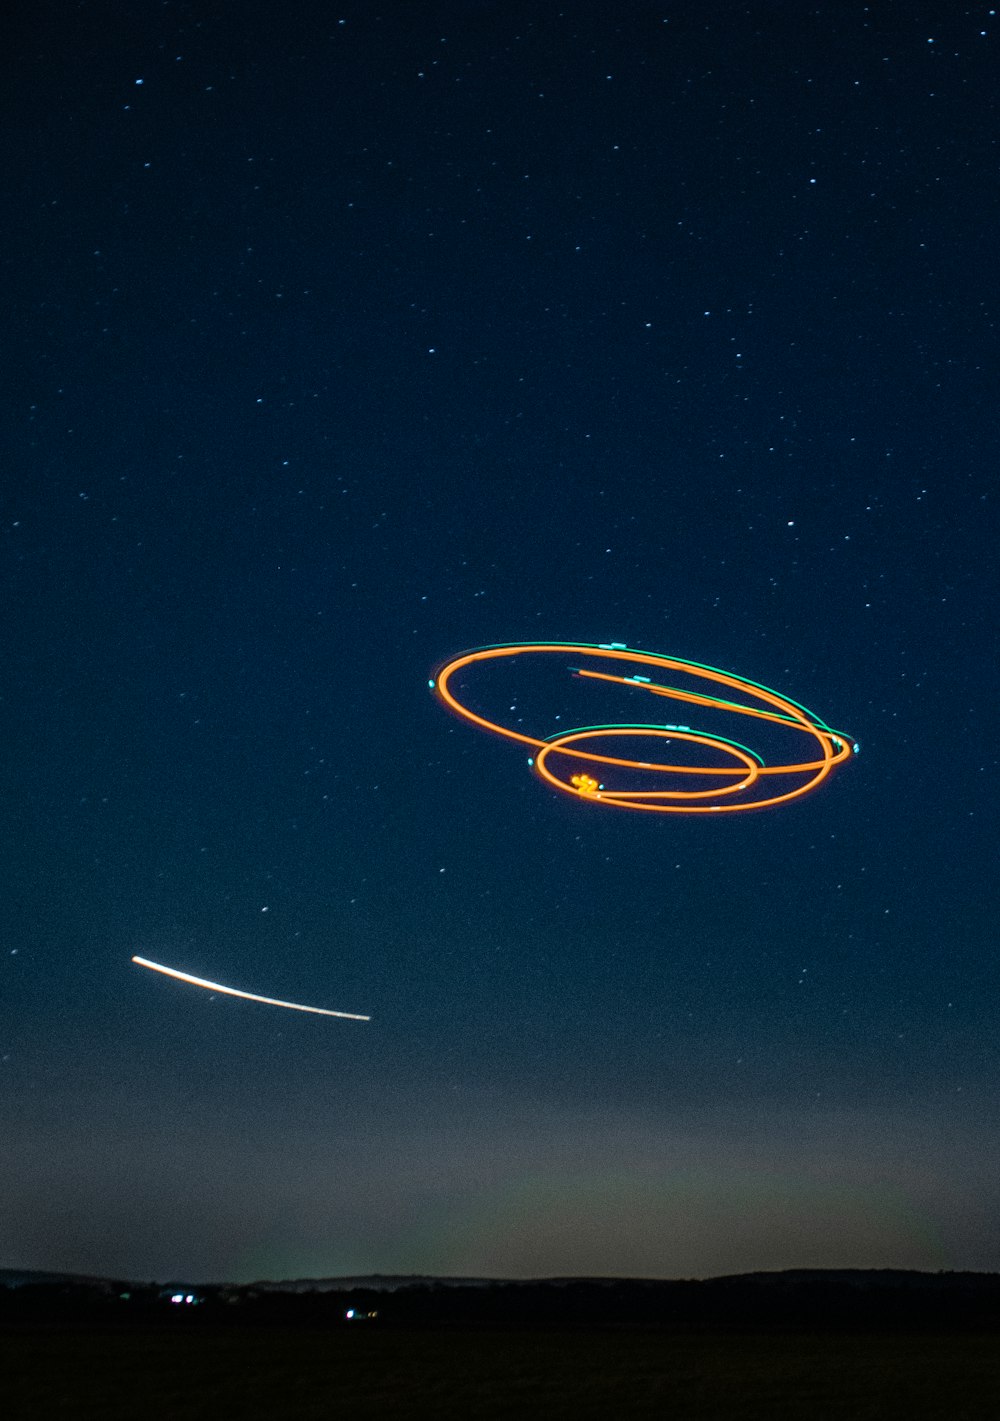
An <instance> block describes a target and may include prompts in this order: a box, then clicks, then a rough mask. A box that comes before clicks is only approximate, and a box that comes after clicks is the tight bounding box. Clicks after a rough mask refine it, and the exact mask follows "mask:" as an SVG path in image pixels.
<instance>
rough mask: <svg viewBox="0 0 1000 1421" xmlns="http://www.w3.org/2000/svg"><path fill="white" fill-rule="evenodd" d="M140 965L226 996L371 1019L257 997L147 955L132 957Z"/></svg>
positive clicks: (290, 1009)
mask: <svg viewBox="0 0 1000 1421" xmlns="http://www.w3.org/2000/svg"><path fill="white" fill-rule="evenodd" d="M132 961H133V962H135V963H137V964H138V965H139V966H140V967H148V968H149V969H150V970H151V971H152V972H162V973H163V975H164V977H175V978H176V979H177V981H178V982H189V983H190V984H191V986H192V987H205V988H207V990H208V991H210V992H222V993H223V995H224V996H227V997H242V998H243V1000H244V1001H245V1002H262V1003H263V1004H264V1006H266V1007H287V1009H288V1010H289V1011H308V1012H312V1014H313V1015H314V1016H339V1017H344V1018H346V1020H348V1021H371V1017H370V1016H359V1015H358V1013H357V1012H353V1011H330V1010H329V1008H328V1007H304V1006H302V1005H301V1004H300V1003H299V1002H282V1001H279V1000H278V998H277V997H258V996H257V994H256V992H241V991H239V990H237V988H236V987H223V986H222V984H221V983H220V982H207V981H206V980H205V978H204V977H192V976H191V973H190V972H179V971H178V970H177V968H176V967H164V966H163V964H162V963H161V962H150V961H149V959H148V958H147V957H133V958H132Z"/></svg>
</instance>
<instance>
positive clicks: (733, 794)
mask: <svg viewBox="0 0 1000 1421" xmlns="http://www.w3.org/2000/svg"><path fill="white" fill-rule="evenodd" d="M551 655H561V656H566V655H570V656H574V657H580V658H583V659H584V660H589V661H591V662H594V663H596V668H595V666H593V665H592V666H590V667H588V666H570V667H569V669H570V670H571V671H572V673H573V674H574V675H575V676H578V677H582V678H584V679H586V680H591V681H603V682H606V683H608V682H609V683H611V684H613V685H616V686H625V687H631V688H636V689H638V690H639V691H641V692H644V693H647V694H649V695H652V696H657V697H660V698H666V699H668V700H672V701H681V702H686V703H688V704H689V705H693V706H697V707H699V709H700V710H702V711H703V712H704V713H705V714H706V715H715V714H718V713H721V714H722V715H724V716H743V717H748V718H751V719H753V720H755V721H757V722H758V723H764V724H767V725H769V726H770V727H772V728H773V727H777V728H778V731H779V732H780V734H782V735H786V734H788V733H790V734H791V736H792V737H796V736H799V735H806V736H808V737H809V739H810V741H811V742H812V744H811V748H810V753H809V756H808V758H802V757H801V756H799V755H796V754H793V755H792V757H791V758H790V759H779V758H772V759H771V760H770V761H769V762H768V761H765V758H764V756H763V755H762V754H760V753H759V752H758V751H756V750H753V749H751V748H749V747H748V746H746V745H742V744H740V743H739V742H737V741H735V740H731V739H729V738H728V737H727V736H725V735H722V734H719V733H716V732H715V731H714V730H710V729H700V730H695V729H693V728H692V727H691V726H689V725H667V724H644V723H637V722H627V723H624V724H614V725H609V724H603V725H589V726H581V727H578V728H577V729H575V730H568V731H560V732H559V733H558V734H555V735H549V736H543V737H538V738H536V737H535V736H532V735H528V734H526V733H525V732H523V731H520V730H515V729H513V728H512V727H510V726H505V725H502V724H500V723H499V722H497V721H493V720H488V719H487V718H486V717H485V716H482V715H479V714H478V713H477V712H475V711H473V710H471V709H470V708H469V706H468V705H467V704H465V702H464V701H463V700H460V699H459V696H458V695H457V694H456V692H455V691H454V690H453V689H452V685H453V683H454V682H455V681H456V680H457V679H458V678H459V677H460V673H462V672H464V671H465V670H466V668H468V667H472V666H476V665H478V664H480V663H483V662H488V661H497V660H502V659H508V660H512V659H514V658H516V657H531V656H551ZM608 662H612V663H615V662H617V663H619V664H621V663H625V665H626V666H627V667H628V668H629V669H631V668H633V667H640V666H641V667H654V668H655V669H656V670H657V671H658V672H659V673H661V674H662V673H664V672H670V673H679V674H681V675H682V676H683V677H686V678H688V680H689V681H690V682H691V684H690V685H687V686H684V685H682V686H676V685H664V684H660V683H659V682H658V681H653V680H652V678H651V677H649V676H644V675H638V674H636V672H635V671H634V670H633V671H632V674H631V675H618V674H614V673H612V672H609V671H607V670H603V669H597V668H600V667H603V666H606V665H607V663H608ZM706 683H707V685H706ZM428 684H429V685H430V687H431V689H432V690H433V691H434V692H435V693H436V694H437V695H438V696H439V697H440V699H441V700H442V701H443V702H444V704H445V705H446V706H448V707H449V709H451V710H452V711H454V712H455V713H456V714H457V715H460V716H462V717H463V718H464V719H465V720H468V721H471V722H472V724H473V725H477V726H479V728H480V729H481V730H489V731H491V732H493V733H494V734H495V735H501V736H503V737H504V738H505V739H508V740H514V741H517V742H519V743H520V744H522V745H528V746H530V747H531V749H532V751H533V752H534V754H533V755H532V758H531V759H530V760H529V764H530V765H532V767H533V768H534V770H535V772H536V773H537V774H538V775H540V776H541V778H542V779H543V780H545V781H546V783H548V784H550V785H552V786H553V787H554V788H555V789H558V790H561V791H563V792H564V793H567V794H572V795H576V796H577V797H578V798H580V799H586V800H589V801H592V802H595V803H600V804H604V805H610V806H612V807H613V808H616V809H637V810H645V811H646V812H647V813H653V814H724V813H730V814H732V813H737V812H739V811H741V810H749V809H764V808H766V807H768V806H771V805H775V804H784V803H786V802H787V801H788V800H790V799H798V798H800V797H801V796H802V795H804V794H808V793H809V791H810V790H813V789H815V788H816V787H817V786H818V785H819V784H821V783H822V782H823V780H825V779H826V778H827V776H828V775H829V774H830V772H831V770H833V769H834V767H835V766H836V765H840V764H842V763H843V762H844V761H845V760H847V759H849V758H850V757H851V755H852V754H856V753H857V751H858V749H859V747H858V745H857V744H856V743H855V742H854V741H853V740H852V739H851V737H850V736H848V735H845V734H844V733H843V732H841V731H837V730H832V729H831V728H830V726H828V725H827V724H826V722H825V721H823V720H821V719H820V718H819V716H817V715H814V714H813V713H812V711H808V710H806V709H805V707H804V706H801V705H799V704H798V703H797V702H796V701H793V700H791V699H789V697H787V696H782V695H779V694H778V692H777V691H772V690H770V689H769V688H768V687H766V686H761V685H759V684H758V683H757V682H755V681H748V680H747V679H746V678H745V677H743V676H735V675H733V674H731V673H730V672H725V671H719V670H717V669H716V668H715V667H713V666H703V665H701V664H700V663H699V662H696V661H684V660H681V659H680V658H679V657H673V656H664V655H662V654H661V653H660V652H655V651H637V650H634V649H632V648H630V647H627V646H625V645H624V644H623V643H621V642H608V643H598V644H590V643H587V642H507V643H504V644H502V645H499V646H487V647H480V648H479V649H477V650H475V651H466V652H463V653H462V654H461V655H460V656H456V657H453V658H452V660H450V661H448V662H447V663H446V664H445V665H444V666H443V667H442V668H441V670H440V671H439V672H438V674H437V676H436V677H435V678H434V679H433V680H432V681H430V682H429V683H428ZM723 688H725V691H726V692H727V694H726V695H725V696H723V695H720V694H714V693H712V692H713V691H714V692H718V691H721V690H722V689H723ZM462 689H463V693H464V689H465V688H464V686H463V688H462ZM734 693H735V694H736V695H737V696H739V697H741V698H742V699H739V700H732V699H730V696H731V695H733V694H734ZM760 728H763V727H762V726H761V727H760ZM642 740H645V741H650V740H652V741H654V742H656V741H663V742H664V743H665V745H666V744H669V745H670V746H671V747H674V746H677V745H680V746H684V747H687V746H697V747H700V748H699V750H698V751H697V752H696V754H697V756H698V759H696V760H695V761H693V762H692V763H673V762H672V760H671V761H664V760H649V759H637V758H632V756H631V755H628V754H606V753H601V751H600V750H598V749H597V748H596V746H597V744H598V743H599V742H606V741H607V742H612V743H611V746H610V747H608V748H612V749H618V750H620V749H621V748H622V744H623V742H624V743H628V742H631V741H642ZM602 748H605V747H602ZM720 757H721V758H722V761H723V763H721V764H716V763H708V764H705V763H701V762H700V761H701V760H704V759H708V760H714V759H717V758H720ZM672 758H673V756H672ZM733 761H735V762H736V763H735V764H734V763H733ZM637 774H638V775H640V776H642V777H649V776H652V777H653V783H654V785H656V786H657V787H655V788H647V787H645V786H643V787H639V788H635V787H634V785H633V783H632V781H633V780H634V778H635V776H636V775H637ZM602 776H616V777H617V780H618V781H624V783H614V784H606V783H604V781H603V779H602ZM658 777H663V778H658ZM661 786H662V787H661Z"/></svg>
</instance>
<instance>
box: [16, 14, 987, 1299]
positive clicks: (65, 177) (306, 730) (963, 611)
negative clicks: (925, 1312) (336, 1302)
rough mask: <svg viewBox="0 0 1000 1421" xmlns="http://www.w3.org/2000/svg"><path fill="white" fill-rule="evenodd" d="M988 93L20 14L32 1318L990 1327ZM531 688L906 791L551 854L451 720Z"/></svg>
mask: <svg viewBox="0 0 1000 1421" xmlns="http://www.w3.org/2000/svg"><path fill="white" fill-rule="evenodd" d="M998 40H1000V31H998V29H997V17H996V15H995V13H994V12H993V11H991V10H990V9H988V8H987V7H984V6H971V5H960V6H956V5H954V4H945V3H936V4H922V5H920V4H918V5H913V4H904V3H899V2H898V0H896V2H894V0H885V3H873V4H870V5H862V4H855V3H848V0H845V2H844V3H839V4H836V5H826V6H804V5H798V4H793V3H791V0H789V3H763V0H754V3H750V4H729V3H721V0H697V3H695V0H680V3H667V4H662V5H653V4H646V3H640V2H639V0H637V3H635V4H630V5H625V6H621V7H617V8H616V7H611V8H609V7H607V6H604V5H596V4H590V3H579V4H574V3H570V2H568V3H564V4H562V5H556V4H552V3H549V2H548V0H531V3H519V0H513V2H512V3H499V0H498V2H497V3H489V0H481V3H472V0H468V3H464V4H463V3H459V0H441V3H437V4H420V5H416V4H410V3H403V0H392V3H388V4H385V5H383V6H373V5H367V4H364V5H363V4H359V3H356V0H350V3H347V4H345V5H341V6H339V7H337V6H334V7H332V8H331V7H327V6H322V5H316V4H309V3H295V0H292V3H291V4H289V5H285V6H281V7H278V8H277V9H276V8H275V7H272V6H258V5H256V4H247V5H239V6H235V5H234V6H228V7H227V6H214V5H204V4H199V3H186V4H185V3H166V4H158V3H157V4H153V3H146V0H138V3H130V4H128V5H124V4H122V5H119V4H111V3H93V4H86V3H84V4H80V5H78V6H75V7H72V8H67V7H66V6H64V5H55V4H43V5H41V6H40V7H39V6H32V7H30V9H29V7H23V9H22V16H21V24H20V26H19V28H18V29H17V30H16V31H15V33H14V36H13V39H12V41H11V42H10V43H9V44H8V46H7V58H6V60H5V70H6V73H5V77H4V83H3V86H2V92H3V94H4V99H3V104H4V122H3V124H2V125H0V135H2V136H0V143H2V145H3V160H4V171H5V173H6V174H7V183H6V187H7V195H8V201H7V203H6V204H5V212H6V216H5V217H4V218H3V219H2V221H3V232H2V237H3V240H2V244H0V253H2V261H3V266H4V274H5V279H6V280H5V284H6V288H7V291H8V303H7V304H8V317H7V328H6V332H5V336H4V341H3V348H4V351H5V356H6V358H5V361H4V366H5V374H6V379H5V381H4V385H5V391H6V401H7V417H6V419H5V421H4V431H5V433H4V441H5V449H4V455H3V467H4V468H5V470H6V474H5V477H4V479H3V481H2V490H0V497H2V519H0V521H2V527H0V535H2V544H0V546H2V552H0V569H2V578H3V585H2V599H0V603H2V608H0V615H2V618H3V645H4V648H5V655H4V676H3V682H2V701H0V709H2V715H3V722H2V744H3V752H2V766H3V783H2V800H0V802H2V813H3V817H4V824H3V850H2V852H3V868H2V873H3V882H4V884H5V891H4V916H3V948H2V956H0V974H2V976H0V982H2V994H0V1013H2V1015H0V1056H2V1061H0V1071H2V1074H0V1135H2V1137H3V1139H4V1140H5V1141H6V1142H8V1147H7V1148H6V1149H5V1150H4V1151H3V1152H2V1156H0V1194H2V1197H3V1200H4V1211H5V1214H6V1217H5V1220H4V1224H3V1229H2V1236H3V1238H4V1239H5V1243H4V1254H5V1256H4V1258H3V1259H0V1262H3V1263H5V1264H7V1265H9V1266H18V1267H37V1268H68V1269H74V1270H79V1271H95V1272H115V1273H120V1274H126V1275H133V1276H134V1275H138V1276H157V1277H161V1278H162V1277H167V1276H189V1277H192V1278H200V1279H205V1278H209V1277H211V1278H239V1279H245V1278H252V1277H255V1276H261V1275H264V1274H268V1275H271V1276H282V1275H285V1276H287V1275H290V1274H314V1275H320V1274H331V1273H348V1272H370V1271H376V1270H378V1271H385V1272H410V1271H422V1272H434V1273H490V1274H498V1275H501V1274H502V1275H544V1274H561V1273H562V1274H565V1273H602V1274H614V1273H618V1274H624V1273H631V1274H644V1275H659V1276H673V1275H690V1274H695V1275H705V1274H711V1273H719V1272H727V1271H738V1270H740V1269H747V1268H773V1267H793V1266H831V1267H833V1266H913V1267H927V1268H950V1267H956V1268H1000V1228H998V1222H997V1217H996V1207H995V1206H996V1197H997V1186H998V1180H997V1169H996V1160H997V1159H998V1158H1000V1139H998V1129H997V1125H998V1121H997V1111H996V1090H997V1065H998V1061H997V1046H996V1001H997V990H998V986H1000V980H998V979H1000V973H998V970H997V965H996V926H995V925H996V919H997V873H996V840H997V825H996V814H995V808H994V805H995V793H996V789H995V782H996V775H997V753H996V745H995V741H994V721H995V706H996V701H997V695H998V689H1000V688H998V684H997V682H998V677H997V636H996V619H995V606H996V592H997V587H996V546H997V535H998V526H997V518H996V512H995V508H996V491H997V476H996V471H997V459H998V437H997V426H996V387H997V377H998V349H997V305H998V294H997V281H996V262H995V250H994V249H995V231H996V223H997V217H998V205H1000V204H998V197H997V186H996V184H997V158H998V151H1000V150H998V129H997V108H998V103H997V98H996V45H997V43H998ZM527 640H545V641H549V640H555V641H568V642H574V641H583V642H605V641H621V642H626V643H628V644H629V645H630V646H635V647H642V648H646V649H649V650H653V651H660V652H663V653H665V654H667V655H669V656H674V657H680V658H685V659H689V660H693V661H698V662H702V663H708V664H710V665H713V666H719V667H722V668H724V669H726V670H729V671H733V672H735V673H737V674H739V675H742V676H745V677H748V678H750V679H752V680H754V681H758V682H762V683H764V684H766V685H769V686H773V687H775V688H776V689H777V690H778V691H780V692H782V693H785V694H787V695H789V696H791V697H793V698H794V699H795V700H797V701H800V702H802V703H804V704H805V705H807V706H809V707H811V708H812V709H814V710H815V711H817V712H818V713H819V714H820V715H821V716H823V717H824V718H825V719H826V720H827V721H829V723H830V724H832V725H834V726H837V727H839V728H842V729H844V730H846V731H849V732H850V733H851V734H852V735H853V736H855V737H856V738H857V739H858V740H859V741H860V743H861V746H862V754H861V755H860V756H859V757H857V758H856V759H854V760H853V761H852V762H851V763H849V764H848V765H847V766H846V767H844V768H843V769H842V770H841V771H839V772H838V773H837V774H836V775H835V776H833V777H832V778H831V780H829V781H828V782H827V783H826V784H824V785H823V786H822V787H821V788H820V789H819V790H818V791H817V792H816V793H815V794H813V795H811V796H809V797H807V798H805V799H803V800H800V801H797V802H795V803H792V804H789V805H785V806H782V807H779V808H775V809H774V810H770V811H762V812H759V813H756V814H749V815H734V816H720V817H715V816H706V818H705V819H698V820H695V819H685V818H674V817H672V816H664V817H658V816H651V815H644V814H634V815H632V814H626V813H621V812H617V811H615V810H611V809H608V808H607V807H602V806H600V805H595V804H591V803H584V802H577V801H575V800H572V799H569V798H564V797H563V796H560V795H558V794H555V793H554V792H552V791H551V790H549V789H548V788H547V787H546V786H544V785H542V784H541V783H539V782H538V781H537V779H534V778H532V776H531V774H530V772H529V770H528V769H527V767H526V766H525V764H524V756H523V755H522V754H520V753H519V752H518V751H516V750H513V749H512V747H510V746H508V745H504V744H503V743H502V742H498V741H494V740H492V739H491V738H490V737H488V736H485V735H483V734H480V733H479V732H477V731H476V730H475V729H474V728H473V727H471V726H469V725H467V724H465V723H463V722H461V721H459V720H457V719H454V718H453V717H451V716H450V715H449V714H448V713H447V712H446V711H445V710H444V709H443V708H442V707H441V706H440V705H439V704H438V703H436V702H435V700H434V699H433V697H432V696H431V695H430V694H429V692H428V689H427V682H428V678H429V677H431V676H433V674H434V672H435V670H436V669H437V668H438V667H439V666H440V665H441V663H442V662H444V661H445V660H447V659H448V658H449V657H451V656H453V655H455V654H456V653H458V652H460V651H462V650H464V649H466V648H469V647H474V646H480V645H484V644H490V643H497V642H508V641H527ZM511 674H512V677H513V676H514V674H515V668H513V667H512V668H511ZM491 684H500V683H491ZM512 689H513V690H514V691H516V694H517V695H518V697H519V698H520V699H519V704H523V705H524V706H525V708H526V709H525V713H526V714H530V715H532V716H534V717H535V720H534V722H533V723H535V724H537V725H538V726H539V733H540V734H548V733H550V732H551V731H552V730H553V729H555V728H557V727H556V723H555V721H554V717H555V716H556V715H566V716H569V717H572V714H573V713H574V712H575V711H576V708H577V707H578V705H579V704H580V700H579V698H580V695H581V691H580V687H579V686H578V685H577V684H576V683H572V682H569V683H568V686H567V689H566V700H567V704H566V705H565V706H564V705H563V704H562V702H561V699H560V696H561V692H560V689H559V683H558V681H555V680H553V679H552V677H551V676H550V675H549V674H548V673H546V674H545V675H541V676H540V677H539V679H538V680H537V682H533V680H532V673H531V671H530V669H525V668H524V667H522V666H518V667H517V668H516V685H514V684H513V682H512ZM587 696H588V697H591V698H592V704H593V709H592V711H591V710H588V711H587V712H586V713H585V715H586V718H587V719H589V720H597V721H601V720H617V719H621V718H623V717H622V708H621V702H620V700H619V698H618V696H617V694H616V693H615V688H613V687H608V688H601V687H598V686H596V685H595V686H594V687H588V688H587ZM533 697H534V699H532V698H533ZM626 718H627V717H626ZM665 718H666V719H670V718H671V716H670V715H667V716H665ZM571 723H579V722H578V721H576V722H573V721H572V720H571ZM133 953H139V954H141V955H143V956H146V957H148V958H152V959H155V960H158V961H161V962H165V963H168V964H170V965H172V966H174V967H178V968H181V969H183V970H186V971H188V972H192V973H195V974H197V975H199V976H203V977H208V978H211V979H214V980H217V981H221V982H226V983H231V984H232V985H234V986H237V987H241V988H244V989H247V990H250V991H255V992H260V993H264V994H266V995H270V996H275V997H281V998H289V999H292V1000H295V1001H304V1002H312V1003H316V1004H318V1005H323V1006H329V1007H335V1008H339V1009H342V1010H346V1011H358V1012H370V1013H371V1015H372V1021H371V1023H369V1024H362V1023H354V1022H336V1021H331V1020H328V1019H324V1018H320V1017H311V1016H303V1015H298V1014H294V1013H290V1012H283V1011H280V1010H276V1009H273V1008H267V1007H263V1006H257V1005H253V1004H250V1003H245V1002H238V1001H234V1000H232V999H226V998H222V997H216V998H211V997H210V996H209V995H208V994H207V993H204V992H201V991H198V990H197V989H195V988H192V987H187V986H183V985H181V984H179V983H176V982H171V981H168V980H166V979H163V978H158V977H155V976H153V975H152V974H149V973H146V972H144V971H142V969H140V968H138V967H135V966H133V965H132V964H131V962H130V957H131V955H132V954H133Z"/></svg>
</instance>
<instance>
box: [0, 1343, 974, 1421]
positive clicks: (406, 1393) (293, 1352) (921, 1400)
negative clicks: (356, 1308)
mask: <svg viewBox="0 0 1000 1421" xmlns="http://www.w3.org/2000/svg"><path fill="white" fill-rule="evenodd" d="M0 1377H2V1379H3V1381H2V1394H3V1402H2V1405H0V1412H2V1414H3V1416H4V1418H5V1421H26V1418H29V1417H30V1418H32V1421H36V1418H47V1417H68V1418H82V1417H87V1418H94V1421H98V1418H100V1421H136V1419H137V1418H142V1421H147V1418H148V1421H160V1419H161V1418H163V1421H166V1418H170V1421H180V1419H181V1418H201V1417H206V1418H207V1417H211V1418H218V1421H225V1418H237V1417H239V1418H241V1421H255V1418H258V1417H259V1418H264V1417H268V1418H281V1417H295V1418H299V1417H301V1418H341V1417H344V1418H347V1417H350V1418H366V1417H379V1418H387V1417H390V1418H396V1417H399V1418H411V1417H435V1418H445V1419H446V1421H451V1418H454V1421H465V1418H469V1421H476V1418H494V1417H534V1416H538V1417H544V1418H554V1419H555V1421H559V1418H566V1421H571V1418H572V1421H588V1418H598V1417H600V1418H602V1421H608V1419H609V1418H610V1421H615V1418H616V1417H631V1416H643V1417H647V1416H648V1417H659V1418H676V1421H688V1418H712V1421H757V1418H760V1421H765V1418H766V1421H784V1419H785V1418H792V1417H794V1418H803V1419H804V1418H809V1421H830V1419H831V1418H838V1421H840V1418H850V1421H868V1418H872V1421H875V1418H879V1421H886V1418H891V1421H895V1418H898V1419H899V1421H930V1418H935V1419H936V1421H971V1418H976V1421H984V1419H985V1418H1000V1339H998V1338H997V1337H996V1336H993V1335H991V1336H986V1335H969V1336H960V1337H943V1336H923V1337H919V1336H909V1337H906V1336H870V1335H869V1336H826V1337H824V1336H815V1335H790V1334H782V1335H768V1336H748V1335H746V1334H742V1335H731V1336H704V1335H702V1336H692V1337H683V1336H678V1335H676V1334H670V1333H664V1332H651V1331H649V1332H643V1331H610V1330H609V1331H597V1332H592V1331H577V1332H573V1333H569V1332H518V1331H508V1330H503V1331H501V1330H488V1331H463V1330H451V1329H440V1330H438V1329H435V1330H423V1331H421V1330H415V1329H414V1330H410V1329H405V1330H404V1329H390V1328H385V1329H383V1328H381V1327H379V1326H378V1325H377V1324H376V1325H372V1326H368V1325H362V1326H359V1327H358V1328H356V1329H352V1328H350V1327H348V1328H339V1329H336V1330H324V1331H320V1330H311V1329H310V1330H290V1329H288V1330H285V1329H266V1330H265V1329H260V1330H258V1329H252V1328H251V1329H246V1330H243V1329H239V1328H234V1327H228V1328H220V1329H215V1328H213V1329H211V1330H208V1329H202V1328H199V1329H197V1330H190V1331H189V1330H185V1329H174V1328H155V1329H154V1328H151V1329H149V1330H146V1329H140V1330H136V1329H132V1328H129V1329H125V1330H121V1331H116V1330H113V1329H109V1330H101V1331H59V1330H50V1329H39V1330H32V1331H22V1332H13V1333H8V1334H7V1335H6V1336H4V1337H2V1338H0Z"/></svg>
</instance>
